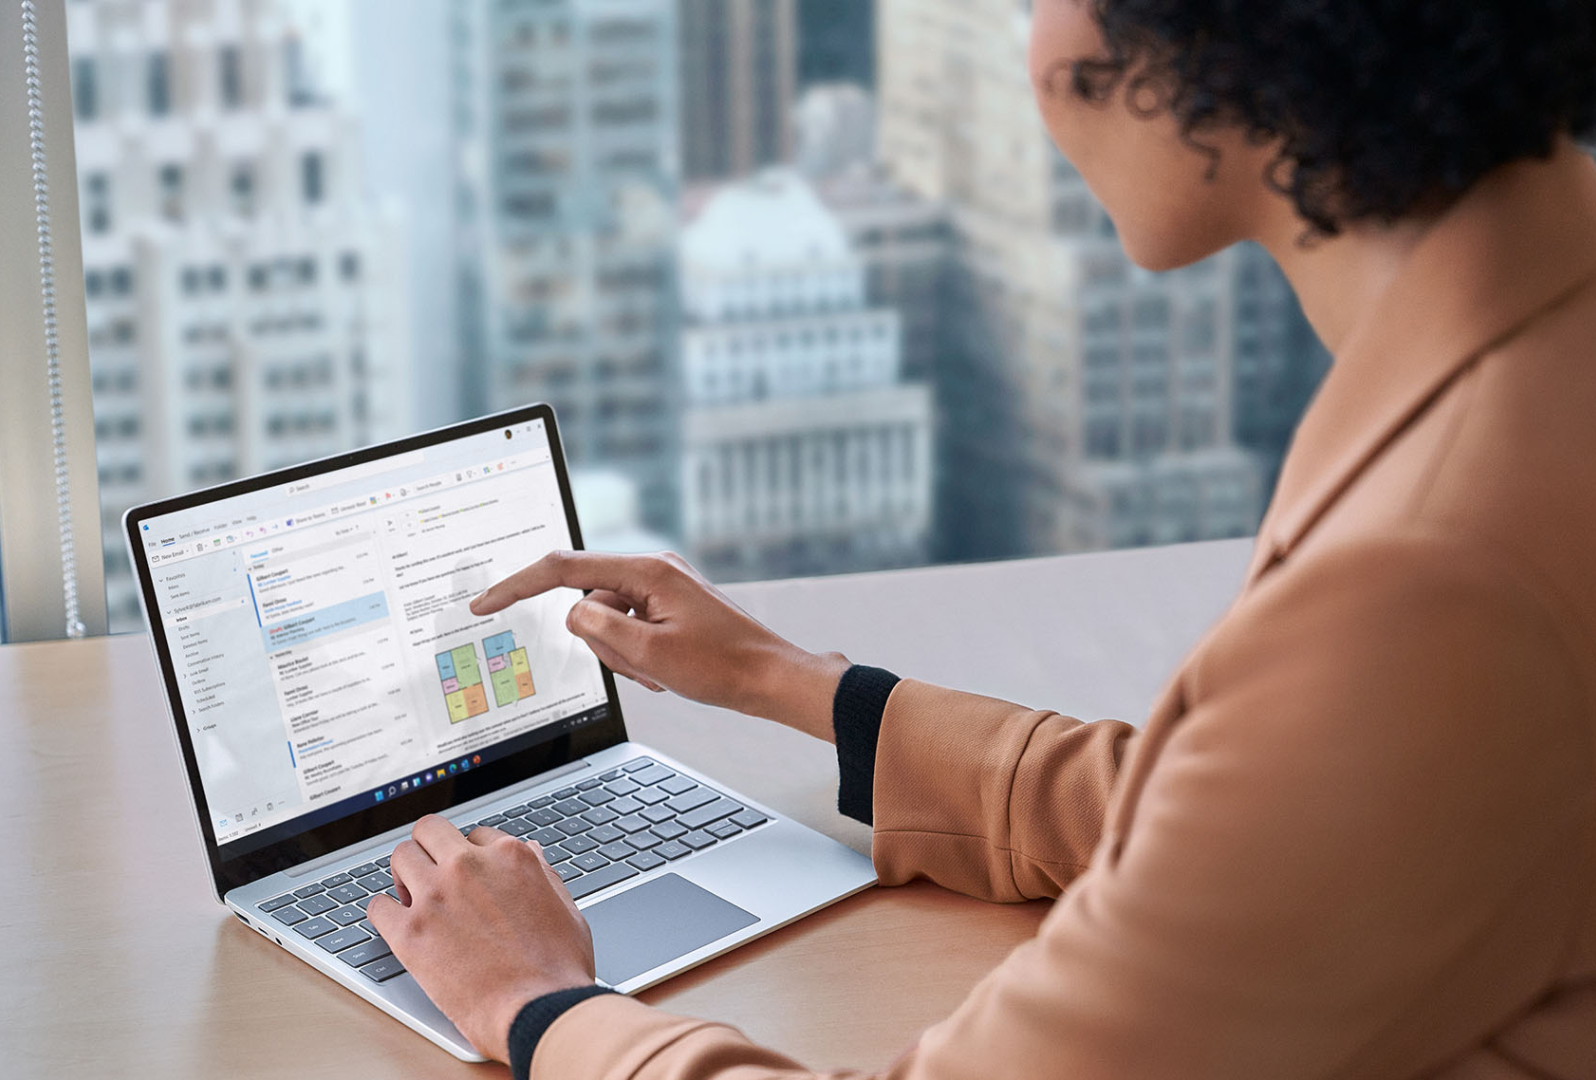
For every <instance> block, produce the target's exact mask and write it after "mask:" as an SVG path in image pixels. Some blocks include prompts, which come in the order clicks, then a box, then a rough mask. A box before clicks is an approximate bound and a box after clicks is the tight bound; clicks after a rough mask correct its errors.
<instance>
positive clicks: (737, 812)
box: [256, 757, 769, 983]
mask: <svg viewBox="0 0 1596 1080" xmlns="http://www.w3.org/2000/svg"><path fill="white" fill-rule="evenodd" d="M768 821H769V817H768V816H767V815H765V814H763V813H761V812H760V811H758V810H755V809H753V808H752V807H748V806H744V805H743V804H742V803H740V802H738V801H737V800H736V799H732V798H729V797H728V796H726V795H724V794H722V793H721V792H719V791H716V790H715V789H714V788H711V787H707V786H705V785H703V784H700V783H699V782H698V781H697V780H694V779H692V778H691V777H687V776H683V775H682V774H680V773H678V772H676V771H675V770H674V769H671V768H669V767H667V766H665V765H661V764H660V763H659V762H657V761H655V760H654V759H652V758H646V757H642V758H634V759H633V760H631V761H628V762H627V763H626V764H624V765H622V766H620V767H619V768H615V769H611V770H610V771H608V772H606V773H604V774H603V775H601V776H596V777H590V778H588V779H586V780H583V781H581V782H580V783H577V784H572V785H570V786H569V787H563V788H560V789H559V790H558V791H554V792H551V793H550V794H547V795H543V796H540V797H538V798H536V799H533V800H531V801H530V802H526V803H521V804H519V805H516V806H511V807H507V808H506V809H503V810H500V811H497V812H496V813H492V814H489V815H487V816H486V817H484V818H482V819H481V820H479V821H474V822H472V823H470V824H468V825H463V826H461V827H460V832H461V834H462V835H465V836H470V835H471V834H472V832H474V831H475V830H477V829H481V828H486V827H490V826H491V827H492V828H495V829H498V830H499V831H500V832H503V833H507V834H508V835H510V836H514V837H516V838H518V839H520V840H522V841H525V842H526V843H533V842H536V843H537V844H539V845H540V846H541V847H542V848H543V857H544V858H546V859H547V860H548V862H549V865H550V866H551V867H553V869H554V872H555V873H556V874H558V875H559V876H560V880H561V881H562V882H564V883H565V887H566V889H568V890H569V891H570V893H571V896H572V898H574V899H577V900H580V899H582V898H583V897H585V896H590V895H592V894H593V893H596V892H598V891H599V890H601V889H606V888H608V887H610V886H611V885H619V884H620V883H621V882H623V881H627V880H629V879H631V878H634V877H637V876H638V875H639V874H646V873H648V872H649V871H650V870H657V869H659V868H660V867H662V866H665V865H668V864H669V863H673V862H676V861H677V860H680V859H685V858H687V857H688V856H689V855H692V854H693V853H694V852H698V851H703V850H704V849H705V848H709V847H713V846H714V845H716V844H719V843H722V842H724V841H727V840H731V839H733V838H735V837H738V836H741V835H742V834H743V833H746V832H748V831H749V830H752V829H757V828H758V827H759V826H761V825H764V824H766V822H768ZM389 858H390V857H389V856H386V855H385V856H383V857H382V858H380V859H376V860H374V861H371V862H364V863H359V864H356V865H354V866H350V867H348V868H346V869H344V870H341V871H339V872H338V873H335V874H331V875H329V876H328V877H325V878H322V879H321V880H320V881H313V882H311V883H309V884H307V885H303V886H301V887H300V888H297V889H295V890H293V891H292V892H286V893H283V894H282V895H281V896H274V897H272V898H271V899H270V900H267V901H264V902H263V903H261V904H258V905H256V910H258V911H260V912H261V913H262V914H264V915H268V916H270V917H271V918H272V919H273V920H275V921H276V922H278V923H280V924H281V925H283V926H284V927H287V928H290V929H292V930H293V932H294V933H296V934H298V935H299V936H300V937H302V938H305V939H306V940H308V941H314V942H315V943H316V944H317V946H318V947H320V948H322V949H325V950H326V951H327V952H328V953H330V954H332V955H334V956H337V957H338V959H339V960H341V961H343V962H344V963H346V964H348V965H349V966H350V967H352V968H354V969H356V970H358V971H359V972H360V973H361V974H362V975H364V976H365V977H366V978H368V979H370V980H371V981H372V982H378V983H381V982H387V981H388V980H389V979H392V978H394V977H395V976H396V975H400V974H402V973H403V972H404V970H405V969H404V966H403V965H402V964H400V963H399V961H398V960H396V959H395V958H394V955H393V951H392V950H391V949H389V948H388V946H387V944H386V943H385V942H384V941H383V940H382V937H381V936H380V935H379V934H378V933H377V931H376V930H374V929H372V926H371V923H370V922H368V921H367V920H366V905H367V904H369V903H370V902H371V898H372V897H373V896H375V895H377V894H378V893H382V892H385V893H387V894H388V895H389V896H392V897H394V898H395V899H398V893H397V892H396V891H395V889H394V884H393V877H392V876H391V875H389V873H388V863H389Z"/></svg>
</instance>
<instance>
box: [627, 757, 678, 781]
mask: <svg viewBox="0 0 1596 1080" xmlns="http://www.w3.org/2000/svg"><path fill="white" fill-rule="evenodd" d="M675 775H676V774H675V773H673V772H671V771H670V770H669V769H667V768H666V767H665V766H663V765H657V764H655V763H654V762H652V761H651V762H649V767H648V768H646V769H644V770H642V771H641V772H635V773H633V774H632V780H633V781H634V782H636V783H639V784H642V785H643V786H644V787H648V786H649V785H650V784H657V783H659V782H660V781H661V780H669V779H670V778H671V777H673V776H675Z"/></svg>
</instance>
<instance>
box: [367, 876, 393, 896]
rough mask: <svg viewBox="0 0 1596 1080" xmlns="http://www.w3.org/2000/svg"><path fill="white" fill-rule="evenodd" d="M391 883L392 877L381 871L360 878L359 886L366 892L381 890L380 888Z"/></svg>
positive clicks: (382, 888)
mask: <svg viewBox="0 0 1596 1080" xmlns="http://www.w3.org/2000/svg"><path fill="white" fill-rule="evenodd" d="M392 884H393V878H392V877H391V876H389V875H388V874H382V873H377V874H372V875H370V876H368V877H363V878H361V879H360V887H361V888H362V889H365V890H366V891H367V892H382V890H384V889H386V888H387V887H388V886H390V885H392Z"/></svg>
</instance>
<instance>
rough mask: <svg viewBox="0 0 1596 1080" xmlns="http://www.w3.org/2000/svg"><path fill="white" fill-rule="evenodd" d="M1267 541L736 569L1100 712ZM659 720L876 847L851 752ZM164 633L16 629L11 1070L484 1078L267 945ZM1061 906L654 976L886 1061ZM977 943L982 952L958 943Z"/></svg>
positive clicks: (848, 938)
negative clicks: (224, 834) (156, 651)
mask: <svg viewBox="0 0 1596 1080" xmlns="http://www.w3.org/2000/svg"><path fill="white" fill-rule="evenodd" d="M1248 550H1249V544H1248V543H1247V542H1231V541H1227V542H1222V543H1214V544H1196V545H1188V546H1184V547H1178V548H1165V549H1160V550H1154V551H1142V552H1114V553H1108V554H1102V555H1090V556H1078V557H1074V558H1066V559H1038V560H1027V561H1023V562H1013V563H1003V564H989V565H981V566H965V567H942V568H934V569H924V570H909V571H901V572H897V573H890V574H870V575H859V576H855V577H844V578H829V579H818V580H809V581H790V582H772V583H764V584H754V585H743V586H738V587H734V588H732V589H729V590H728V592H730V593H731V594H732V595H733V596H734V597H735V598H736V599H737V600H738V602H739V603H742V604H743V605H745V606H746V607H747V608H748V609H749V610H750V611H751V612H752V613H753V614H754V615H755V616H756V617H758V618H760V619H761V620H763V621H765V622H766V623H768V624H769V625H771V626H772V627H774V628H775V629H777V630H779V631H781V632H783V633H785V634H787V635H788V636H790V637H792V638H793V639H795V640H797V641H799V642H800V643H802V644H804V645H807V646H809V647H812V648H822V647H824V648H832V649H840V650H842V651H843V652H846V653H847V654H848V655H849V656H851V657H853V658H854V659H856V660H859V661H864V662H869V663H873V664H879V665H882V666H885V667H890V668H893V669H895V670H897V671H898V672H900V673H901V674H904V675H910V676H914V677H917V678H923V679H928V680H934V681H938V682H941V683H944V684H947V685H950V686H956V687H959V688H961V689H968V690H973V691H977V692H982V693H989V694H999V695H1002V696H1004V697H1007V698H1009V699H1010V700H1017V701H1024V702H1027V703H1029V704H1036V705H1041V704H1047V705H1049V706H1052V707H1057V708H1061V709H1067V710H1069V711H1071V712H1073V713H1075V714H1077V715H1081V716H1088V717H1097V716H1121V717H1124V718H1126V719H1140V717H1141V716H1142V714H1143V713H1144V712H1145V711H1146V709H1147V707H1148V706H1149V704H1150V703H1151V700H1152V698H1153V696H1154V694H1155V693H1156V692H1157V690H1158V688H1159V686H1160V684H1161V683H1162V681H1163V679H1164V678H1165V677H1166V675H1167V674H1168V673H1169V672H1170V670H1172V668H1173V666H1174V665H1175V663H1176V662H1177V661H1178V660H1179V659H1180V657H1181V655H1182V654H1183V653H1184V652H1185V650H1186V649H1187V648H1188V647H1189V646H1190V645H1191V644H1192V643H1193V642H1194V641H1195V639H1196V638H1197V636H1198V635H1199V634H1200V633H1201V632H1202V630H1203V629H1204V628H1205V627H1206V626H1207V625H1208V624H1209V623H1211V622H1212V621H1213V619H1214V618H1215V617H1216V616H1217V615H1218V614H1219V613H1220V612H1221V611H1222V610H1223V608H1224V606H1225V604H1226V602H1227V601H1228V599H1229V598H1230V596H1231V595H1232V593H1233V592H1234V590H1235V588H1236V586H1237V584H1238V583H1239V581H1240V580H1241V575H1242V571H1243V568H1244V565H1245V562H1246V558H1247V554H1248ZM622 699H623V707H624V709H625V713H626V717H627V723H628V726H629V728H630V730H631V733H632V735H633V737H634V738H636V739H638V740H640V741H644V742H648V743H651V744H653V745H655V746H658V747H659V748H660V749H661V750H663V751H665V752H666V753H669V754H672V755H674V756H676V757H679V758H681V759H682V760H684V761H686V762H689V763H691V764H693V765H695V766H698V767H701V768H703V769H704V770H706V771H707V772H709V773H710V774H711V775H713V776H716V777H718V778H721V779H723V780H725V781H726V782H727V783H729V784H731V785H733V786H735V787H739V788H743V789H745V790H747V791H748V792H749V793H750V794H753V795H757V796H758V797H759V798H760V799H762V800H763V801H765V802H767V803H769V804H771V805H773V806H774V807H775V808H776V809H778V810H781V811H783V812H785V813H787V814H790V815H792V816H793V817H795V818H797V819H799V820H800V821H803V822H805V823H807V824H809V825H811V826H813V827H815V828H817V829H819V830H821V831H822V832H825V833H828V834H830V835H831V836H833V837H836V838H837V839H839V840H841V841H842V842H844V843H847V844H851V845H853V846H854V847H856V848H858V849H859V850H861V851H866V850H868V845H869V833H868V830H867V829H865V828H864V827H862V826H859V825H857V824H855V823H852V822H849V821H846V820H845V819H843V818H841V817H840V816H838V814H837V813H836V810H835V808H834V803H833V800H834V797H835V783H836V761H835V758H834V757H833V752H832V750H831V748H830V747H829V746H825V745H824V744H821V743H818V742H816V741H814V740H811V739H808V738H807V737H805V736H802V735H798V734H797V733H795V732H791V731H788V730H786V729H783V728H778V727H776V726H774V725H771V724H764V723H759V722H756V721H749V720H746V719H744V718H740V717H736V716H733V715H731V714H728V713H724V712H720V711H717V710H713V709H707V708H703V707H700V706H696V705H692V704H689V703H686V702H682V701H679V700H676V699H672V698H664V697H658V696H655V695H651V694H648V693H645V692H642V691H638V690H636V689H635V688H634V687H631V686H630V685H627V686H626V688H625V689H624V690H623V691H622ZM167 724H168V721H167V718H166V716H165V712H164V707H163V706H162V703H161V697H160V690H159V687H158V683H157V675H156V670H155V665H154V661H153V659H152V658H151V654H150V650H149V647H148V645H147V643H146V642H145V640H144V639H143V638H142V637H141V636H129V637H117V638H105V639H99V640H93V641H83V642H62V643H53V644H43V645H20V646H11V647H6V648H3V649H0V843H3V850H4V852H5V853H6V855H5V858H4V861H3V862H0V973H3V978H0V1073H4V1075H5V1076H6V1077H34V1076H51V1077H85V1078H88V1077H95V1078H98V1077H142V1076H150V1077H159V1078H160V1080H183V1078H188V1077H195V1078H203V1080H220V1078H238V1077H268V1076H272V1077H276V1076H282V1077H295V1078H298V1080H314V1078H319V1077H327V1078H337V1080H358V1078H361V1077H368V1076H369V1077H385V1078H392V1077H409V1076H416V1077H421V1076H425V1077H444V1078H447V1077H476V1078H481V1077H484V1076H492V1077H496V1076H500V1075H503V1070H502V1069H499V1068H498V1067H496V1066H488V1067H483V1066H469V1065H465V1064H463V1063H461V1062H458V1061H455V1060H454V1059H453V1058H450V1057H448V1056H447V1055H445V1054H444V1053H443V1052H442V1051H440V1050H437V1049H435V1048H434V1047H432V1046H431V1045H430V1044H429V1043H427V1042H425V1041H424V1040H422V1038H421V1037H420V1036H418V1035H415V1034H413V1033H411V1032H410V1031H409V1030H407V1029H406V1028H404V1027H402V1026H400V1025H399V1024H397V1023H395V1022H393V1021H392V1020H389V1019H388V1018H386V1017H385V1016H383V1015H382V1014H381V1013H379V1012H378V1011H377V1010H376V1009H374V1008H373V1007H371V1006H370V1005H367V1004H366V1003H365V1002H363V1001H361V1000H360V999H359V998H357V997H355V996H354V995H352V994H350V993H348V992H346V991H344V990H343V989H341V988H339V987H338V986H336V985H335V984H333V983H332V982H331V981H329V980H327V979H324V978H322V977H320V976H318V975H316V974H315V973H314V972H312V971H311V970H310V969H308V968H306V967H305V966H304V965H302V964H301V963H300V962H299V961H297V960H294V959H293V958H291V957H290V956H289V955H288V954H287V953H284V952H282V951H281V950H280V949H278V948H276V947H275V946H273V945H270V944H268V943H267V942H265V941H263V940H262V939H261V938H259V937H258V936H257V935H255V934H254V933H252V932H251V931H249V930H247V929H245V928H244V927H243V926H241V925H240V924H239V923H238V922H237V921H236V920H235V919H234V918H233V917H232V916H231V915H230V914H228V913H227V912H225V910H224V909H222V908H221V907H219V906H218V905H217V904H216V903H215V901H214V900H212V899H211V897H210V894H209V887H208V884H207V879H206V871H205V868H204V863H203V858H202V855H201V851H200V848H199V843H198V840H197V838H196V836H195V832H194V827H193V825H192V823H191V815H190V812H189V810H188V808H187V806H186V805H185V802H186V798H187V797H186V795H185V793H184V790H185V789H184V783H183V777H182V772H181V768H180V766H179V763H178V760H177V756H176V752H175V750H174V749H173V742H172V739H171V736H170V735H169V734H168V733H167V730H166V728H167ZM1046 909H1047V905H1046V904H1043V903H1036V904H1025V905H1015V906H997V905H985V904H980V903H977V902H975V901H972V900H968V899H965V898H963V897H959V896H955V895H953V894H951V893H948V892H944V891H943V890H941V889H938V888H935V887H933V886H930V885H926V884H916V885H911V886H908V887H905V888H901V889H872V890H869V891H868V892H866V893H864V894H862V895H860V896H857V897H853V898H851V899H849V900H847V901H845V902H843V903H841V904H838V905H836V906H834V907H832V908H830V909H828V910H826V911H824V912H821V913H820V914H818V915H815V916H813V917H811V918H809V919H806V920H803V921H802V922H800V923H798V924H797V925H795V926H791V927H788V928H787V929H785V930H781V931H778V932H777V933H775V934H772V935H770V936H769V937H766V938H764V939H763V940H761V941H758V942H755V943H753V944H752V945H749V946H746V947H744V948H742V949H739V950H737V951H735V952H733V953H731V954H729V955H727V956H724V957H721V958H720V959H718V960H715V961H713V962H711V963H709V964H706V965H704V966H703V967H701V968H698V969H697V970H695V971H692V972H689V973H687V974H685V975H683V976H680V977H678V978H676V979H674V980H672V981H670V982H668V983H666V984H664V985H663V986H659V987H656V988H654V989H653V990H651V991H649V992H648V993H647V994H645V995H644V997H645V1000H647V1001H650V1002H652V1003H654V1004H658V1005H661V1006H664V1007H665V1008H668V1009H672V1010H675V1011H680V1012H685V1013H689V1014H693V1015H701V1016H708V1017H714V1018H716V1019H722V1020H726V1021H729V1022H731V1023H734V1024H736V1025H738V1026H739V1027H741V1028H742V1029H743V1030H745V1031H746V1032H748V1033H749V1034H750V1035H751V1036H753V1037H754V1038H756V1039H759V1040H761V1041H763V1042H767V1043H769V1044H771V1045H773V1046H776V1047H778V1048H780V1049H782V1050H785V1051H787V1052H788V1053H791V1054H793V1055H795V1056H797V1057H798V1058H799V1059H800V1060H802V1061H804V1062H805V1063H807V1064H810V1065H814V1066H817V1067H827V1066H831V1067H835V1066H841V1065H845V1064H847V1065H856V1066H865V1067H881V1066H884V1065H885V1064H887V1063H888V1062H889V1061H890V1060H891V1059H892V1058H893V1056H894V1055H896V1054H897V1052H898V1051H899V1050H901V1049H902V1048H903V1047H904V1046H906V1045H908V1043H909V1042H910V1041H911V1040H912V1039H913V1038H914V1036H915V1033H916V1032H918V1031H919V1030H920V1029H922V1028H923V1027H925V1026H926V1025H927V1024H930V1023H932V1022H934V1021H936V1020H937V1019H939V1018H940V1017H942V1016H944V1015H946V1014H947V1013H948V1012H949V1011H950V1010H951V1009H953V1008H954V1007H955V1006H956V1005H957V1004H958V1002H959V1001H960V1000H961V999H962V998H963V996H964V995H965V994H966V993H967V992H968V990H969V989H970V987H971V986H972V985H973V984H974V983H975V982H976V980H977V979H979V978H980V976H981V975H982V974H983V973H984V972H985V971H986V970H988V969H989V968H990V967H992V966H993V965H994V964H996V963H997V962H998V961H999V960H1001V959H1002V958H1003V956H1004V955H1005V954H1006V953H1007V952H1008V951H1009V950H1010V949H1011V948H1012V947H1013V946H1014V945H1016V944H1017V943H1019V942H1020V941H1022V940H1024V939H1025V938H1026V937H1028V936H1029V935H1030V934H1031V933H1032V932H1033V931H1034V929H1035V927H1036V924H1037V922H1038V921H1039V920H1040V919H1041V917H1042V916H1043V914H1045V912H1046ZM953 941H957V942H958V947H957V948H956V949H955V948H949V944H950V943H951V942H953Z"/></svg>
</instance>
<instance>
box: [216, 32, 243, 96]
mask: <svg viewBox="0 0 1596 1080" xmlns="http://www.w3.org/2000/svg"><path fill="white" fill-rule="evenodd" d="M216 82H217V97H218V98H219V99H220V100H221V104H222V108H224V109H228V110H232V109H236V108H238V107H239V106H240V105H242V104H243V103H244V72H243V67H242V63H241V61H240V59H239V54H238V46H237V45H223V46H222V47H221V49H220V50H219V51H218V52H217V54H216Z"/></svg>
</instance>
